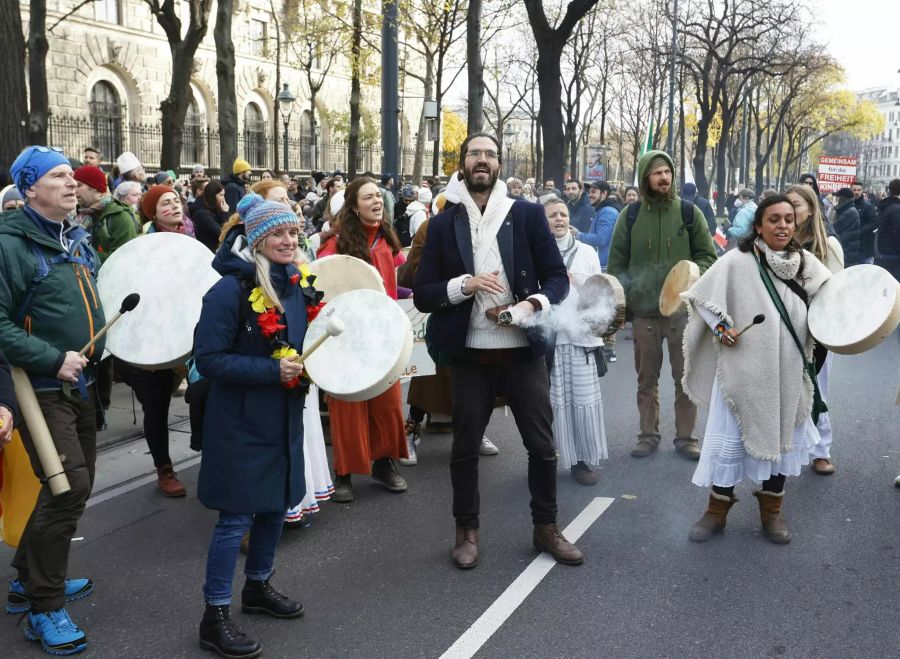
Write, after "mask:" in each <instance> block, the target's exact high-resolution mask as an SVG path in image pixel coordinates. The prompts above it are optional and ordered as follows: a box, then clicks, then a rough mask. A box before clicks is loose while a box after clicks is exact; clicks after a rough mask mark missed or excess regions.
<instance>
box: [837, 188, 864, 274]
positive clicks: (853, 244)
mask: <svg viewBox="0 0 900 659" xmlns="http://www.w3.org/2000/svg"><path fill="white" fill-rule="evenodd" d="M835 212H836V214H837V216H836V218H835V220H834V232H835V233H836V234H837V237H838V240H840V241H841V247H843V248H844V266H845V267H850V266H851V265H858V264H859V263H862V256H861V255H860V251H859V212H858V211H857V210H856V206H854V205H853V200H852V199H848V200H846V201H845V202H844V203H842V204H841V205H840V206H838V207H837V208H835Z"/></svg>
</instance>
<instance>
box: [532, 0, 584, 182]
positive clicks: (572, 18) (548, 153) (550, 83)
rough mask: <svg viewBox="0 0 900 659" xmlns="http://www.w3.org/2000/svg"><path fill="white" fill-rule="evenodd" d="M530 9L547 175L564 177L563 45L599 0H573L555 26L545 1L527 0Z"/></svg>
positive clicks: (556, 178) (558, 178)
mask: <svg viewBox="0 0 900 659" xmlns="http://www.w3.org/2000/svg"><path fill="white" fill-rule="evenodd" d="M523 1H524V3H525V9H526V11H527V13H528V22H529V24H530V25H531V30H532V32H533V33H534V40H535V42H536V43H537V49H538V58H537V73H538V88H539V90H540V99H541V128H542V131H543V137H544V144H545V155H544V176H545V177H547V176H549V177H552V178H553V179H554V180H561V179H562V176H563V161H564V157H565V141H564V133H563V116H562V107H561V102H560V99H561V98H562V83H561V82H560V60H561V58H562V53H563V48H565V45H566V42H567V41H568V40H569V37H570V36H571V35H572V31H573V30H574V29H575V26H576V25H577V24H578V21H580V20H581V18H582V17H583V16H584V15H585V14H587V13H588V12H589V11H590V10H591V9H592V8H593V7H594V5H596V4H597V2H598V1H599V0H571V2H569V4H568V5H567V7H566V12H565V15H564V16H563V17H562V20H561V21H559V23H558V25H557V26H556V27H551V25H550V22H549V20H548V19H547V14H546V13H545V11H544V6H543V3H542V2H540V0H523Z"/></svg>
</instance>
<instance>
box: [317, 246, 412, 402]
mask: <svg viewBox="0 0 900 659" xmlns="http://www.w3.org/2000/svg"><path fill="white" fill-rule="evenodd" d="M354 260H357V259H354ZM331 317H335V318H339V319H340V320H341V321H342V322H343V324H344V331H343V332H342V333H341V334H339V335H338V336H333V337H331V338H329V339H327V340H326V341H325V342H324V343H323V344H322V346H321V347H320V348H319V349H318V350H316V351H315V352H313V353H312V354H311V355H310V356H309V357H308V358H307V360H306V362H304V366H305V368H306V370H307V371H308V373H309V376H310V378H312V380H313V382H315V383H316V384H317V385H318V386H319V388H321V389H322V390H323V391H325V392H327V393H328V394H330V395H332V396H334V397H335V398H337V399H339V400H346V401H350V402H358V401H363V400H369V399H371V398H374V397H375V396H378V395H380V394H383V393H384V392H385V391H387V390H388V388H389V387H390V386H391V385H392V384H394V382H396V381H397V380H399V379H400V376H401V375H402V374H403V371H404V369H405V368H406V365H407V364H408V363H409V358H410V355H411V354H412V349H413V335H412V326H411V325H410V322H409V318H408V317H407V315H406V313H405V312H404V311H403V309H402V308H401V307H400V305H399V304H397V303H396V302H395V301H394V300H392V299H391V298H390V297H388V295H386V294H385V293H379V292H378V291H371V290H366V289H360V290H355V291H348V292H346V293H343V294H341V295H339V296H337V297H336V298H334V299H333V300H331V302H329V303H328V304H326V305H325V307H324V308H323V309H322V311H320V312H319V315H318V316H317V317H316V319H315V320H314V321H313V322H312V323H310V325H309V327H308V328H307V329H306V337H305V338H304V340H303V349H304V350H306V349H307V348H308V347H309V346H310V345H311V344H312V343H313V342H314V341H315V340H316V339H318V338H319V337H320V336H321V335H322V334H324V333H325V324H326V322H327V321H328V319H329V318H331Z"/></svg>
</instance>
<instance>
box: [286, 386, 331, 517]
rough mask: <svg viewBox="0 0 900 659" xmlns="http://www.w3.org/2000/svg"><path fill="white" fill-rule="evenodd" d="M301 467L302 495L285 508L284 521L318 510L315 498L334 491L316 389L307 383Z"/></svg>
mask: <svg viewBox="0 0 900 659" xmlns="http://www.w3.org/2000/svg"><path fill="white" fill-rule="evenodd" d="M303 468H304V471H305V475H306V496H304V497H303V501H301V502H300V504H299V505H297V506H294V507H293V508H291V509H290V510H288V511H287V514H286V515H285V516H284V519H285V521H287V522H296V521H297V520H298V519H300V516H301V515H302V514H304V513H317V512H319V502H320V501H327V500H328V499H330V498H331V495H332V494H334V483H332V481H331V471H330V470H329V468H328V454H327V453H325V434H324V433H323V432H322V418H321V417H320V416H319V390H318V388H317V387H316V386H315V385H310V387H309V393H308V394H306V404H305V406H304V407H303Z"/></svg>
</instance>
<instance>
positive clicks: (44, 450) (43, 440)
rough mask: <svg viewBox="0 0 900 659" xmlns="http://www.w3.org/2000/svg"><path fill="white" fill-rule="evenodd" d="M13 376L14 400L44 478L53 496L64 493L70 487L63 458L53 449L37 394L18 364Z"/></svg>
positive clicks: (54, 445) (13, 368) (54, 447)
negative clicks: (17, 405) (16, 401)
mask: <svg viewBox="0 0 900 659" xmlns="http://www.w3.org/2000/svg"><path fill="white" fill-rule="evenodd" d="M12 379H13V386H14V387H15V390H16V399H17V400H18V401H19V409H20V410H21V412H22V418H23V419H24V420H25V427H26V428H28V434H29V436H30V437H31V442H32V443H33V444H34V450H35V451H36V452H37V455H38V460H40V462H41V469H42V470H43V472H44V480H45V481H47V485H49V486H50V491H51V492H52V493H53V495H54V496H57V495H60V494H65V493H66V492H68V491H69V490H71V489H72V488H71V487H70V486H69V479H68V478H66V472H65V470H63V466H62V461H61V460H60V459H59V453H58V452H57V450H56V444H54V443H53V436H52V435H51V434H50V429H49V428H48V427H47V421H46V420H45V419H44V413H43V412H41V406H40V404H38V400H37V396H35V395H34V388H33V387H32V386H31V379H30V378H29V377H28V374H27V373H26V372H25V371H23V370H22V369H21V368H19V367H18V366H13V367H12Z"/></svg>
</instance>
